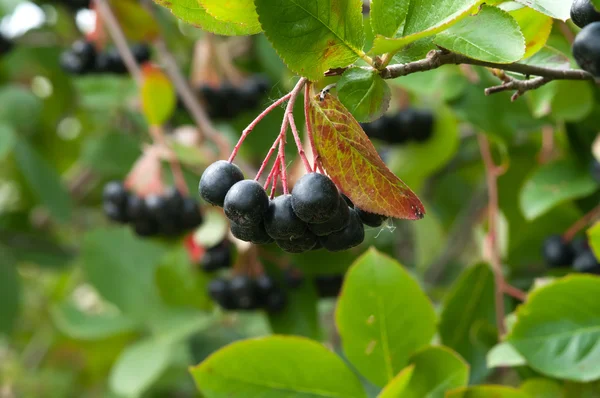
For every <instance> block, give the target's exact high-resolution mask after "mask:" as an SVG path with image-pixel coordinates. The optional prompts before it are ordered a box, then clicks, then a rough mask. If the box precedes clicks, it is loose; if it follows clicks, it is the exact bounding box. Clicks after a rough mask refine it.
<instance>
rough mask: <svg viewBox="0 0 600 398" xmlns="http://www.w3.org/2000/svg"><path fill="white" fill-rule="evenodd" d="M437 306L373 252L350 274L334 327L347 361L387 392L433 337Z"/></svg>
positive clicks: (386, 259)
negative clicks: (336, 329) (389, 386)
mask: <svg viewBox="0 0 600 398" xmlns="http://www.w3.org/2000/svg"><path fill="white" fill-rule="evenodd" d="M435 322H436V316H435V312H434V309H433V305H432V304H431V302H430V301H429V299H428V298H427V296H426V295H425V293H423V291H422V290H421V288H420V287H419V285H418V284H417V282H416V281H415V280H414V279H413V278H412V277H411V276H410V275H409V274H408V272H406V271H405V270H404V269H403V268H402V266H401V265H400V264H399V263H398V262H396V261H394V260H393V259H391V258H389V257H387V256H385V255H383V254H381V253H379V252H377V251H376V250H375V249H371V250H369V251H368V252H366V253H365V254H363V255H362V256H361V257H359V258H358V259H357V260H356V261H355V262H354V264H353V265H352V267H351V268H350V269H349V270H348V272H347V273H346V278H345V280H344V286H343V288H342V293H341V295H340V299H339V301H338V308H337V311H336V325H337V328H338V331H339V333H340V336H341V338H342V347H343V349H344V353H345V354H346V357H347V358H348V360H349V361H350V362H351V363H352V364H353V365H354V367H355V368H356V369H357V370H358V371H359V372H360V373H361V374H362V375H363V376H364V377H365V378H367V379H368V380H369V381H371V382H372V383H374V384H376V385H378V386H384V385H386V384H387V383H388V382H390V381H391V380H392V379H393V378H394V376H395V375H396V374H397V373H398V372H399V371H400V370H401V369H402V368H403V367H405V366H406V365H408V363H409V358H410V356H411V354H413V353H414V352H415V351H417V350H419V349H420V348H422V347H424V346H426V345H428V344H429V343H430V342H431V340H432V338H433V335H434V334H435Z"/></svg>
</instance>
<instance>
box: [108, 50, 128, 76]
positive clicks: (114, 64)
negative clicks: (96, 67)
mask: <svg viewBox="0 0 600 398" xmlns="http://www.w3.org/2000/svg"><path fill="white" fill-rule="evenodd" d="M105 56H106V69H105V72H106V73H113V74H117V75H122V74H125V73H127V67H126V66H125V63H124V62H123V58H121V54H119V51H118V50H117V49H116V48H110V49H108V50H107V51H106V52H105Z"/></svg>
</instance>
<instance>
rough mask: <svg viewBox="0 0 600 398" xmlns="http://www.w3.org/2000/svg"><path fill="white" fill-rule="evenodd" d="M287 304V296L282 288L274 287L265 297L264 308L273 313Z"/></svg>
mask: <svg viewBox="0 0 600 398" xmlns="http://www.w3.org/2000/svg"><path fill="white" fill-rule="evenodd" d="M286 304H287V296H286V294H285V292H284V291H283V290H282V289H279V288H276V289H275V290H273V291H272V292H271V293H269V295H268V296H267V297H266V299H265V302H264V306H265V309H266V310H267V311H268V312H270V313H272V314H274V313H278V312H281V311H283V310H284V309H285V305H286Z"/></svg>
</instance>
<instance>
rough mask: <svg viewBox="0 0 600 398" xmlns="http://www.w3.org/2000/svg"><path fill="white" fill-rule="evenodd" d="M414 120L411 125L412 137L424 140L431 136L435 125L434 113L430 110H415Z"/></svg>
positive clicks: (416, 139)
mask: <svg viewBox="0 0 600 398" xmlns="http://www.w3.org/2000/svg"><path fill="white" fill-rule="evenodd" d="M413 112H414V113H415V118H414V122H413V124H412V125H411V128H412V138H413V139H414V140H415V141H417V142H424V141H427V140H428V139H429V138H431V135H432V134H433V127H434V117H433V113H431V112H430V111H428V110H416V109H415V110H413Z"/></svg>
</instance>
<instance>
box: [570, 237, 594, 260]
mask: <svg viewBox="0 0 600 398" xmlns="http://www.w3.org/2000/svg"><path fill="white" fill-rule="evenodd" d="M570 246H571V251H572V252H573V256H575V257H577V256H579V255H580V254H583V253H585V252H587V251H589V250H590V245H589V243H588V240H587V239H586V238H584V237H582V236H579V237H577V238H573V240H571V244H570Z"/></svg>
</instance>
